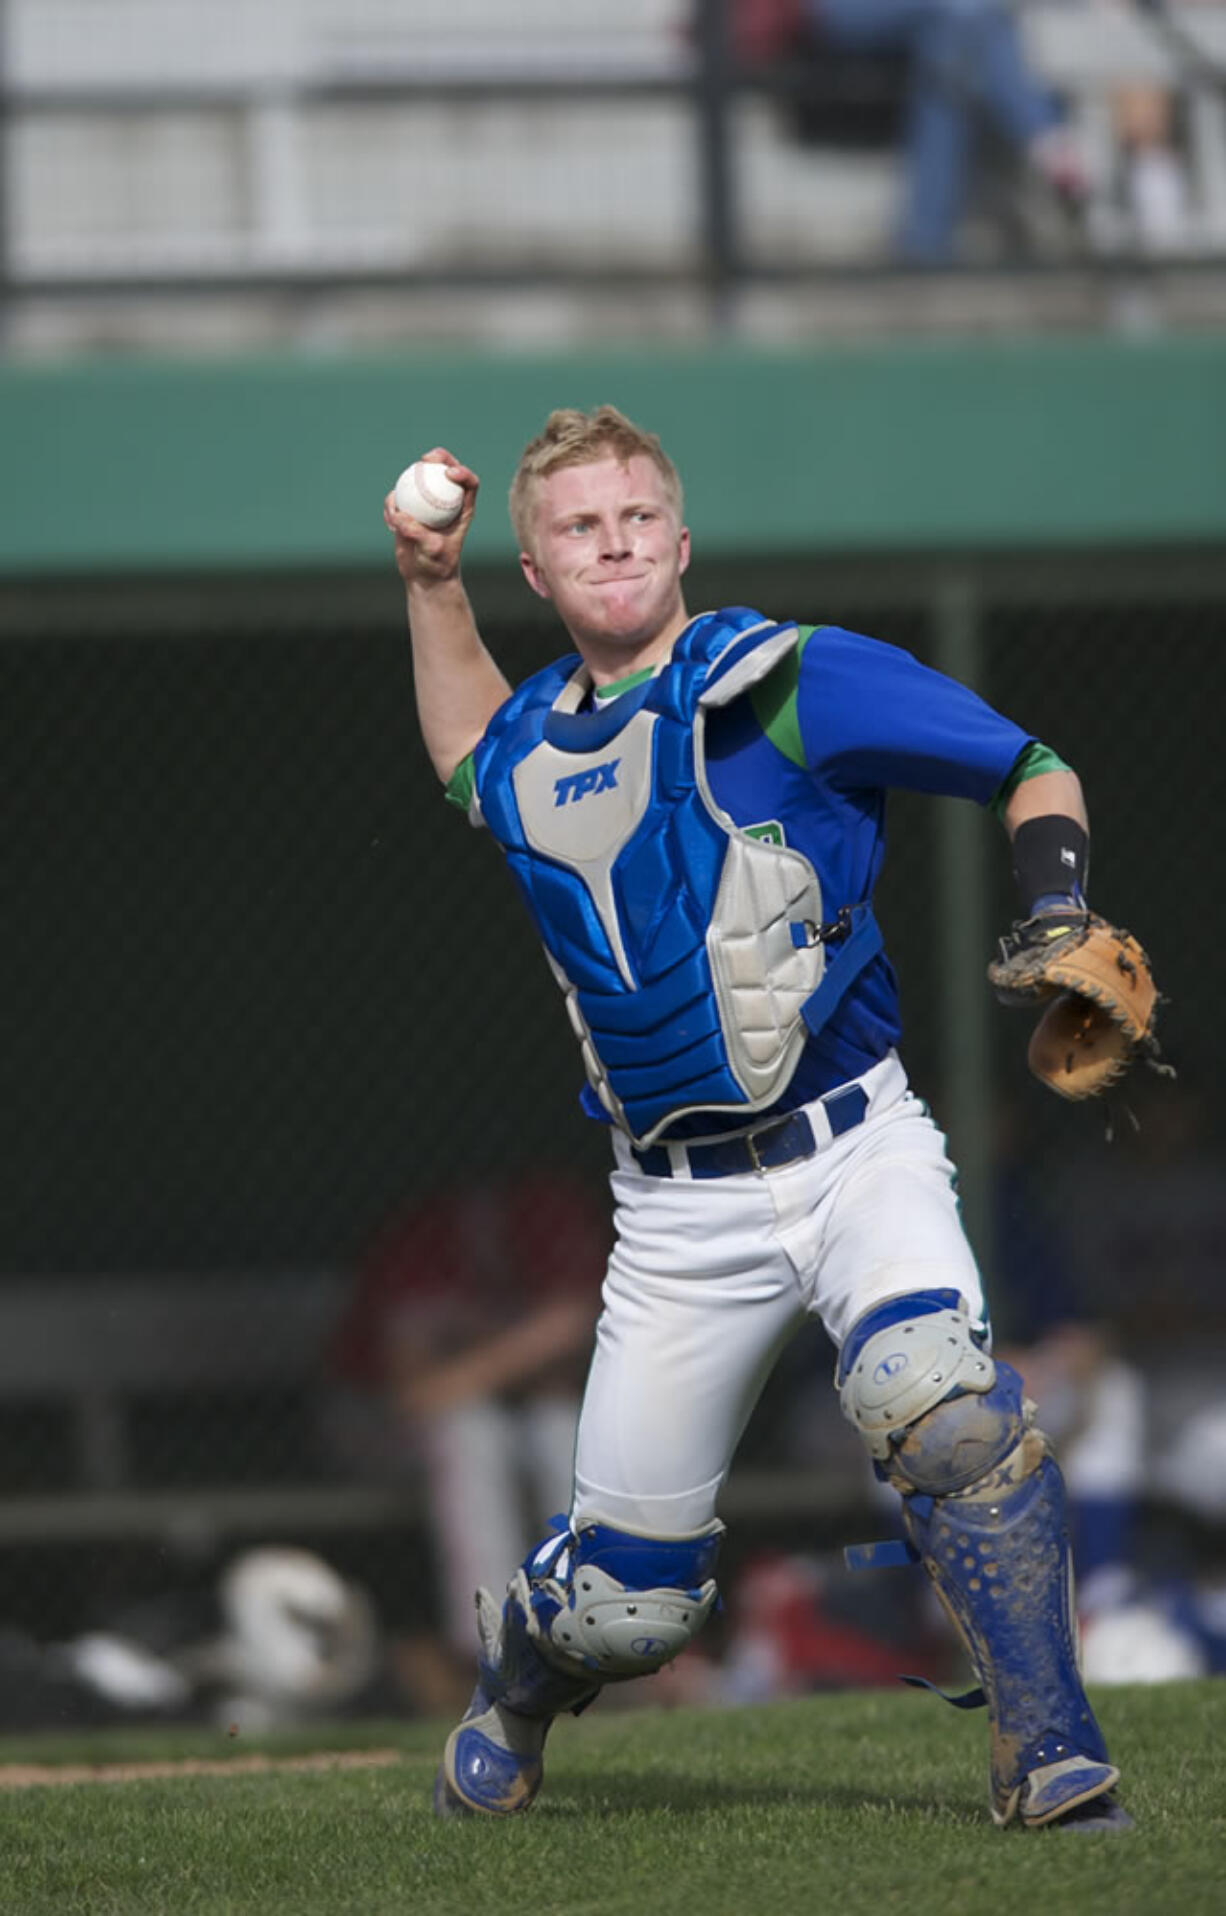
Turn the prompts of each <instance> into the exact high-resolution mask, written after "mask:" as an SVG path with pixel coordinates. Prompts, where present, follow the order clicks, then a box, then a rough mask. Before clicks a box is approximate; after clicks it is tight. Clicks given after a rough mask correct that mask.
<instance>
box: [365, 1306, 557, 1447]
mask: <svg viewBox="0 0 1226 1916" xmlns="http://www.w3.org/2000/svg"><path fill="white" fill-rule="evenodd" d="M593 1315H594V1311H593V1307H591V1306H589V1305H588V1304H587V1303H586V1302H567V1303H558V1304H553V1305H548V1306H546V1307H545V1308H544V1309H543V1310H541V1311H538V1312H536V1313H535V1314H534V1315H533V1316H532V1317H530V1318H527V1319H526V1320H525V1321H524V1322H522V1323H519V1324H515V1325H512V1326H511V1327H510V1329H508V1330H505V1331H501V1332H499V1333H498V1334H497V1336H495V1337H492V1338H490V1339H489V1340H488V1342H486V1343H484V1344H479V1345H477V1346H476V1348H475V1349H472V1350H467V1351H462V1352H461V1353H460V1354H459V1355H458V1356H456V1357H451V1358H448V1359H447V1360H446V1361H445V1362H444V1363H441V1364H436V1365H432V1366H431V1367H430V1368H429V1369H428V1370H425V1371H421V1372H419V1373H418V1374H417V1375H415V1376H410V1377H404V1378H402V1379H401V1380H400V1383H399V1387H398V1391H397V1396H398V1400H399V1403H400V1408H401V1410H402V1411H403V1412H404V1413H405V1414H406V1415H407V1416H409V1417H413V1418H416V1417H428V1416H431V1415H435V1416H437V1415H438V1414H439V1413H440V1412H442V1411H445V1410H451V1409H454V1407H455V1406H456V1405H457V1404H463V1403H470V1402H471V1401H472V1400H473V1399H474V1398H480V1397H487V1396H490V1395H492V1394H493V1393H495V1392H497V1391H500V1390H506V1389H509V1388H511V1387H513V1386H516V1385H523V1384H527V1383H530V1382H531V1381H532V1379H533V1378H534V1377H535V1376H537V1375H538V1373H539V1372H541V1371H542V1370H544V1369H545V1368H546V1367H547V1366H548V1365H550V1364H552V1363H555V1362H556V1361H557V1359H558V1358H560V1357H567V1356H571V1355H572V1354H574V1353H576V1352H578V1351H581V1350H583V1349H584V1348H585V1347H586V1346H587V1344H588V1343H589V1341H590V1339H591V1335H592V1322H593Z"/></svg>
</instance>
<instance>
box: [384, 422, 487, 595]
mask: <svg viewBox="0 0 1226 1916" xmlns="http://www.w3.org/2000/svg"><path fill="white" fill-rule="evenodd" d="M479 484H480V481H479V480H478V478H477V475H476V473H475V472H470V471H469V469H468V467H467V466H464V465H461V464H460V462H459V460H458V459H456V458H454V457H453V455H452V454H451V453H449V452H448V451H447V449H446V447H445V446H435V447H434V448H433V449H432V450H431V451H430V452H428V453H425V454H423V456H422V457H421V458H420V459H419V460H416V461H415V462H414V464H413V465H411V466H406V468H405V470H404V471H403V472H402V473H401V475H400V477H399V479H397V481H396V484H395V486H394V487H393V488H392V490H391V491H390V492H389V493H388V495H387V497H386V499H385V500H384V502H383V518H384V523H385V524H386V525H387V526H388V527H389V529H390V530H391V531H392V532H393V533H394V534H395V537H396V565H397V569H398V570H399V572H400V575H401V577H402V578H403V579H404V581H405V583H406V584H409V585H412V584H415V583H423V584H429V583H431V582H435V581H438V580H442V579H449V578H454V576H455V575H456V573H458V571H459V569H460V549H461V547H462V545H463V543H464V538H465V535H466V533H467V532H468V528H469V526H470V524H471V523H472V516H473V511H474V508H475V506H476V501H477V488H478V486H479Z"/></svg>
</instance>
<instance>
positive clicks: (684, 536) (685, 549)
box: [677, 526, 690, 572]
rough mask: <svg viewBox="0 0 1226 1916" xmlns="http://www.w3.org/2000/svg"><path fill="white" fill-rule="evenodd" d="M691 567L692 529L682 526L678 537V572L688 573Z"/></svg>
mask: <svg viewBox="0 0 1226 1916" xmlns="http://www.w3.org/2000/svg"><path fill="white" fill-rule="evenodd" d="M689 565H690V529H689V527H688V526H682V528H681V531H680V532H679V533H678V535H677V570H678V572H688V570H689Z"/></svg>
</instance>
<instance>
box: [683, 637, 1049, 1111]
mask: <svg viewBox="0 0 1226 1916" xmlns="http://www.w3.org/2000/svg"><path fill="white" fill-rule="evenodd" d="M755 703H756V705H757V709H756V710H755ZM761 709H762V702H761V700H759V701H756V702H755V701H754V700H752V699H751V698H750V697H748V696H746V697H744V698H742V699H740V700H739V701H738V702H737V704H736V705H734V706H732V707H730V708H729V709H728V710H727V711H725V712H721V713H713V714H712V717H711V721H710V723H709V726H708V732H707V764H708V772H709V776H710V780H711V787H712V791H713V792H714V794H715V797H716V798H717V799H718V801H719V803H720V804H721V805H722V806H723V807H724V808H725V810H726V811H728V812H729V813H730V815H731V816H732V818H733V819H735V821H736V822H737V824H739V825H742V826H749V827H758V828H761V827H767V828H770V827H771V826H778V828H779V829H780V830H781V832H782V835H783V838H784V841H785V842H786V843H788V844H791V845H795V846H796V847H797V849H798V850H800V851H803V852H804V853H805V854H806V856H807V857H808V858H809V859H810V861H811V862H812V864H813V865H814V866H815V868H816V870H817V873H818V876H819V879H820V881H821V885H822V893H823V896H824V897H826V898H828V899H830V900H832V901H851V900H856V899H863V898H871V897H872V894H873V890H874V887H875V886H876V883H877V878H878V875H879V873H880V871H881V865H882V860H883V858H884V856H885V847H886V795H887V793H888V792H890V791H892V790H893V791H909V792H931V793H933V794H934V795H938V796H944V797H951V798H969V799H973V800H975V801H976V802H977V803H979V804H981V805H983V804H987V802H988V801H989V799H991V798H992V797H993V795H994V794H995V793H996V791H997V790H998V789H999V787H1000V786H1001V785H1002V784H1003V782H1004V781H1005V779H1006V778H1007V777H1008V775H1009V772H1010V771H1011V769H1012V767H1013V766H1014V764H1015V763H1016V761H1017V759H1018V757H1019V756H1020V755H1021V753H1022V752H1023V751H1024V750H1025V749H1026V747H1027V745H1029V744H1030V743H1032V741H1033V735H1032V734H1030V733H1028V732H1025V731H1023V730H1022V729H1021V728H1020V727H1019V726H1017V725H1015V724H1014V723H1013V722H1012V721H1011V720H1010V719H1006V718H1003V717H1002V716H1001V715H1000V714H999V713H998V712H995V711H993V710H992V708H991V706H989V705H987V704H985V702H984V701H983V699H981V698H980V697H979V696H978V694H977V693H975V692H972V691H971V690H970V689H969V687H967V686H965V685H961V684H959V683H958V682H957V680H955V679H950V678H947V677H946V676H945V675H944V674H943V673H941V672H935V671H933V670H932V669H931V668H930V667H928V666H924V665H921V664H920V663H919V661H918V660H917V659H916V658H914V657H913V656H912V654H911V653H909V652H905V651H903V650H902V649H901V648H900V647H898V646H894V645H887V644H884V643H882V642H881V641H880V640H877V639H870V638H865V637H863V636H862V635H860V634H859V633H855V632H848V631H845V630H843V629H842V628H841V627H839V626H818V627H817V628H816V629H815V630H814V631H812V633H811V634H810V635H809V636H808V638H807V640H806V641H805V643H804V647H803V651H802V652H801V655H800V659H799V676H798V681H797V684H796V688H795V697H794V704H793V705H792V707H791V712H790V713H789V723H790V726H791V739H790V741H789V742H790V744H791V747H792V750H793V751H796V752H797V753H798V755H799V756H800V757H801V758H802V761H803V762H802V763H797V762H796V760H795V759H794V758H793V757H791V756H789V755H788V754H787V753H785V751H784V750H782V749H780V745H779V744H778V743H776V741H775V738H773V737H772V736H770V735H769V734H768V733H767V732H766V731H765V730H764V729H763V725H762V723H761V720H760V718H759V711H761ZM775 729H776V728H774V727H772V731H775ZM776 736H778V734H777V733H776ZM900 1036H901V1023H900V1019H899V1007H898V985H897V981H896V978H895V975H894V969H893V967H892V965H891V964H890V962H889V959H888V957H886V955H885V954H884V953H883V954H882V955H881V956H879V957H878V958H876V959H875V960H874V961H873V963H872V964H871V965H869V966H868V967H867V968H866V970H865V971H864V972H862V973H861V975H860V977H859V978H858V979H857V980H856V982H855V984H854V985H853V986H852V988H851V990H850V992H848V994H847V995H846V996H845V997H844V999H843V1000H842V1002H841V1003H840V1005H839V1008H838V1010H837V1012H836V1013H835V1015H834V1016H833V1018H832V1019H831V1020H830V1021H829V1023H828V1024H827V1025H826V1026H825V1027H824V1028H823V1030H822V1031H821V1032H819V1033H818V1035H817V1036H816V1037H815V1038H812V1039H811V1040H810V1042H809V1044H808V1045H807V1046H806V1049H805V1054H804V1056H803V1058H802V1059H801V1062H800V1065H799V1067H798V1069H797V1071H796V1075H795V1077H794V1078H793V1079H792V1082H791V1084H790V1085H789V1087H788V1090H787V1092H786V1093H785V1094H784V1096H783V1097H782V1098H781V1099H780V1101H779V1108H780V1109H781V1110H789V1109H791V1108H793V1107H794V1106H795V1105H797V1104H803V1103H807V1102H808V1101H809V1100H810V1099H812V1098H815V1097H818V1096H820V1095H821V1093H823V1092H825V1091H829V1090H831V1089H832V1088H833V1087H834V1086H835V1085H838V1084H844V1083H846V1081H847V1080H848V1079H849V1078H854V1077H858V1076H859V1075H860V1073H861V1072H863V1071H866V1070H867V1069H868V1068H869V1066H870V1065H873V1064H876V1063H877V1062H878V1060H879V1059H880V1058H882V1057H884V1056H885V1054H886V1052H887V1051H889V1050H890V1048H891V1047H892V1046H893V1045H895V1044H897V1042H898V1040H899V1038H900Z"/></svg>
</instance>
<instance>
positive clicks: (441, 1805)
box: [434, 1582, 600, 1816]
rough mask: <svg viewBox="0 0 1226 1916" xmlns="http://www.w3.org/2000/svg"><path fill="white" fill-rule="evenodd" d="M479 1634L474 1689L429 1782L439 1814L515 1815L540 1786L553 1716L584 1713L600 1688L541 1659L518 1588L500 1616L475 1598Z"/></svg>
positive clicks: (485, 1598)
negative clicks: (530, 1632)
mask: <svg viewBox="0 0 1226 1916" xmlns="http://www.w3.org/2000/svg"><path fill="white" fill-rule="evenodd" d="M477 1631H478V1635H479V1636H480V1639H481V1656H480V1659H479V1662H478V1665H477V1687H476V1689H475V1690H474V1691H473V1694H472V1700H471V1701H470V1703H469V1706H468V1709H467V1710H466V1711H465V1713H464V1717H463V1720H462V1721H461V1722H460V1723H458V1724H457V1725H456V1728H455V1729H454V1730H453V1731H452V1732H451V1735H450V1736H449V1737H448V1739H447V1744H446V1747H445V1749H444V1751H443V1761H442V1763H441V1765H440V1766H439V1772H438V1775H437V1777H436V1778H435V1784H434V1808H435V1811H436V1813H437V1814H438V1815H440V1816H461V1815H466V1814H469V1813H472V1812H475V1813H478V1814H481V1813H484V1814H485V1815H487V1816H514V1815H515V1814H517V1812H518V1811H520V1810H526V1809H527V1808H528V1807H529V1805H530V1804H531V1803H532V1801H533V1799H534V1798H535V1796H536V1794H537V1791H538V1790H539V1789H540V1787H541V1779H542V1777H543V1775H544V1762H543V1756H544V1749H545V1738H546V1736H547V1735H548V1734H549V1726H550V1724H551V1723H552V1722H553V1719H554V1717H555V1716H557V1715H559V1714H560V1713H561V1712H562V1711H563V1710H573V1711H575V1712H578V1711H579V1710H582V1709H583V1708H584V1707H585V1706H586V1705H587V1704H589V1703H591V1702H592V1701H593V1699H594V1698H595V1697H596V1696H597V1694H598V1693H599V1690H600V1685H599V1683H598V1682H593V1681H592V1679H591V1677H590V1676H587V1675H577V1674H576V1675H572V1674H571V1673H570V1672H569V1671H566V1670H561V1669H558V1668H556V1667H555V1666H554V1665H553V1664H551V1663H547V1662H546V1661H545V1659H544V1658H543V1657H542V1656H541V1654H540V1652H539V1651H538V1649H537V1648H536V1645H535V1644H534V1643H533V1641H532V1639H531V1637H530V1636H529V1634H528V1613H527V1610H526V1609H525V1606H524V1603H523V1601H522V1597H521V1593H520V1591H519V1589H518V1588H517V1583H516V1582H513V1583H512V1584H511V1587H510V1590H509V1591H508V1593H507V1600H506V1602H505V1603H504V1605H503V1607H502V1611H501V1614H500V1613H499V1611H498V1607H497V1605H496V1604H495V1602H494V1600H493V1598H492V1597H491V1596H490V1595H489V1593H488V1591H485V1590H479V1591H478V1592H477Z"/></svg>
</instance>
